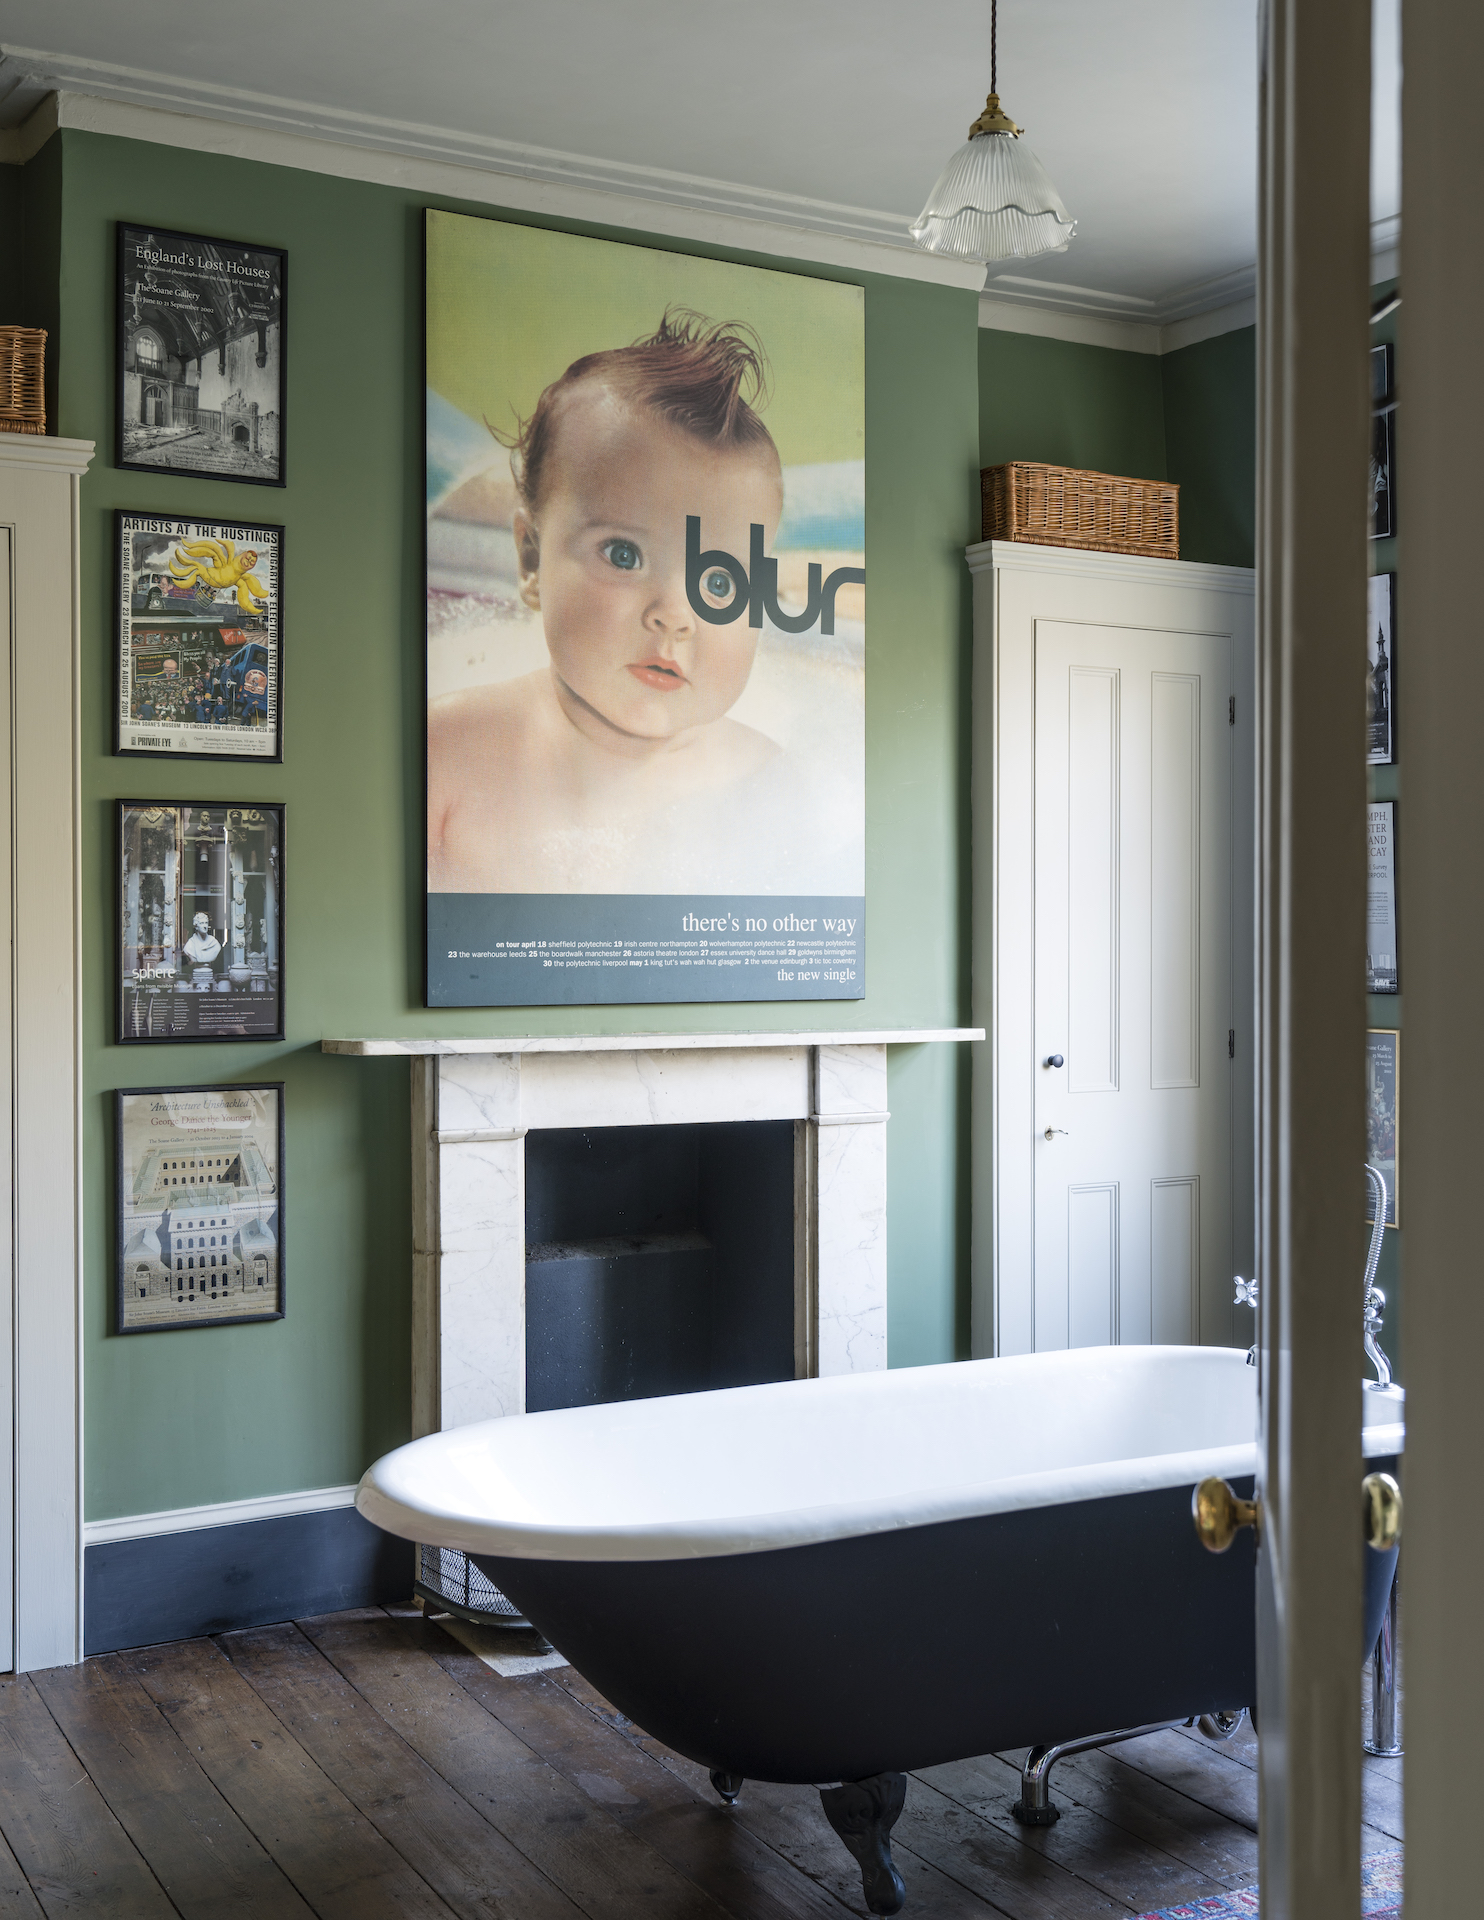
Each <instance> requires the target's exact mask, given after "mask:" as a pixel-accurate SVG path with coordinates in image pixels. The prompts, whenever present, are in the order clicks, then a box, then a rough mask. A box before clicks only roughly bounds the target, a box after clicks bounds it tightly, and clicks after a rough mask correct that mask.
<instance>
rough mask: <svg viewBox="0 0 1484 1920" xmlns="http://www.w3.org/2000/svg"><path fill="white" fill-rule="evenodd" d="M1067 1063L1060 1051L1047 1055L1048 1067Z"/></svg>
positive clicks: (1062, 1065) (1061, 1065)
mask: <svg viewBox="0 0 1484 1920" xmlns="http://www.w3.org/2000/svg"><path fill="white" fill-rule="evenodd" d="M1066 1064H1067V1063H1066V1061H1065V1060H1064V1059H1063V1058H1062V1057H1061V1055H1060V1054H1059V1053H1048V1054H1047V1056H1046V1065H1047V1066H1048V1067H1064V1066H1065V1065H1066Z"/></svg>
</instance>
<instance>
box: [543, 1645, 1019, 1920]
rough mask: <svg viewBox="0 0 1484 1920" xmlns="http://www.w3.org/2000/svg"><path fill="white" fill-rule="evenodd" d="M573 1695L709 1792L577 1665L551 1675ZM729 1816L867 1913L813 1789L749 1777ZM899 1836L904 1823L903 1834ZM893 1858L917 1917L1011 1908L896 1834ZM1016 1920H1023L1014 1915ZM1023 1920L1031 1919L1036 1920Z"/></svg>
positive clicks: (699, 1791)
mask: <svg viewBox="0 0 1484 1920" xmlns="http://www.w3.org/2000/svg"><path fill="white" fill-rule="evenodd" d="M553 1677H554V1678H555V1679H556V1680H557V1681H558V1682H559V1683H560V1684H561V1685H563V1686H564V1687H565V1688H566V1689H567V1690H568V1691H569V1692H570V1693H571V1695H572V1697H573V1698H574V1699H575V1700H576V1701H578V1702H579V1703H580V1704H583V1705H585V1706H587V1707H589V1709H590V1710H591V1711H593V1712H594V1713H595V1714H597V1715H598V1716H599V1717H600V1718H602V1719H605V1720H607V1721H609V1722H610V1723H612V1724H614V1725H615V1727H619V1726H621V1728H622V1729H626V1730H627V1733H626V1737H628V1738H630V1739H632V1740H633V1742H634V1743H635V1745H636V1746H638V1747H639V1748H641V1749H642V1751H643V1752H645V1753H646V1754H648V1755H649V1756H650V1757H651V1758H653V1759H654V1760H655V1761H656V1762H657V1764H659V1765H660V1766H662V1767H664V1768H665V1769H666V1770H667V1771H668V1772H671V1773H673V1774H674V1775H675V1776H676V1778H677V1779H679V1780H682V1781H684V1782H685V1783H686V1784H687V1785H689V1787H690V1788H691V1790H692V1791H693V1792H694V1793H695V1794H696V1795H697V1796H701V1795H705V1794H710V1793H711V1784H710V1781H709V1780H708V1778H707V1775H706V1769H705V1768H704V1767H701V1766H697V1765H696V1763H695V1762H694V1761H693V1760H687V1759H685V1758H683V1757H682V1756H681V1755H680V1754H678V1753H673V1752H672V1751H671V1750H670V1749H669V1748H668V1747H666V1746H663V1745H661V1743H660V1742H659V1741H658V1740H654V1739H652V1738H651V1737H650V1736H649V1735H648V1734H646V1733H644V1732H643V1731H642V1730H641V1729H640V1728H638V1727H634V1726H632V1725H631V1723H630V1722H628V1721H626V1720H623V1719H622V1716H620V1715H618V1714H616V1713H615V1710H614V1709H613V1707H611V1706H610V1705H609V1703H608V1702H607V1701H606V1700H604V1699H603V1697H602V1695H601V1694H600V1693H598V1692H597V1690H596V1688H594V1687H591V1686H589V1684H588V1683H587V1681H585V1680H584V1679H583V1678H582V1676H581V1674H579V1673H578V1672H577V1671H576V1670H575V1669H574V1668H572V1667H563V1668H561V1669H560V1670H559V1671H558V1672H557V1673H556V1674H555V1675H554V1676H553ZM731 1818H732V1819H733V1820H734V1821H735V1822H736V1823H737V1824H738V1826H740V1827H742V1828H744V1829H745V1830H746V1831H747V1832H748V1833H750V1834H751V1835H752V1836H753V1837H754V1838H755V1839H756V1840H757V1841H759V1842H760V1843H761V1844H762V1845H763V1846H765V1847H767V1848H769V1849H770V1850H771V1851H773V1852H774V1853H776V1854H778V1855H780V1856H781V1857H782V1858H783V1859H784V1860H786V1861H788V1862H789V1863H790V1864H791V1865H792V1866H793V1867H795V1868H796V1869H797V1870H798V1871H799V1872H800V1873H801V1874H804V1875H807V1877H808V1878H809V1879H810V1880H811V1881H813V1882H814V1884H815V1885H816V1886H817V1887H819V1888H821V1889H822V1890H823V1891H824V1892H826V1893H828V1894H830V1895H831V1896H832V1897H833V1898H834V1899H835V1901H836V1902H837V1903H838V1905H840V1906H842V1907H846V1908H848V1909H849V1911H850V1912H851V1913H856V1914H863V1913H864V1912H865V1906H864V1903H863V1901H862V1898H861V1881H860V1871H859V1869H858V1868H857V1867H856V1865H855V1862H854V1861H853V1860H852V1859H851V1857H850V1855H849V1854H848V1853H847V1852H846V1850H845V1848H844V1846H843V1845H842V1844H841V1842H840V1840H839V1838H838V1837H837V1835H836V1834H835V1832H834V1831H833V1829H832V1828H831V1826H830V1824H829V1822H828V1821H827V1820H826V1819H825V1817H824V1811H823V1809H822V1808H821V1806H820V1804H819V1795H818V1793H817V1792H816V1791H815V1790H814V1788H812V1787H790V1786H779V1785H777V1784H776V1783H774V1782H771V1781H764V1780H749V1781H747V1782H746V1784H745V1785H744V1787H743V1789H742V1797H741V1799H740V1800H739V1801H738V1803H737V1805H736V1806H735V1807H734V1808H733V1809H732V1811H731ZM900 1831H901V1824H900V1822H899V1823H898V1827H897V1833H898V1834H899V1833H900ZM892 1853H893V1857H894V1858H895V1860H896V1862H897V1866H898V1869H899V1870H900V1872H901V1875H902V1880H903V1882H904V1884H905V1885H906V1888H907V1909H908V1912H909V1913H910V1914H911V1915H912V1917H913V1920H986V1917H987V1916H989V1915H991V1914H994V1913H1005V1912H1006V1911H1007V1910H1005V1909H1002V1908H996V1907H993V1906H991V1905H990V1904H989V1903H987V1902H986V1901H984V1900H982V1899H980V1898H979V1897H978V1896H977V1895H976V1894H974V1893H972V1892H970V1891H969V1889H968V1888H966V1887H965V1886H963V1885H962V1884H961V1883H959V1882H958V1881H956V1880H954V1879H953V1878H952V1877H951V1876H950V1875H948V1874H945V1873H942V1872H940V1871H939V1870H938V1868H936V1867H934V1866H933V1865H932V1864H931V1862H929V1861H927V1860H925V1859H923V1858H921V1857H920V1856H919V1855H917V1854H916V1853H914V1852H913V1851H912V1850H911V1849H910V1848H907V1847H904V1846H902V1845H900V1844H897V1835H896V1834H894V1835H893V1847H892ZM1010 1920H1021V1917H1020V1916H1010ZM1024 1920H1032V1917H1031V1916H1030V1915H1027V1916H1025V1917H1024Z"/></svg>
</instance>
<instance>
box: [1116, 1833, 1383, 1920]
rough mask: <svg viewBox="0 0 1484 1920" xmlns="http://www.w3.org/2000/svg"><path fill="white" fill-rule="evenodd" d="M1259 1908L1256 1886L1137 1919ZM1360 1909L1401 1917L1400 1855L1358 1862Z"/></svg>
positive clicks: (1378, 1919) (1234, 1914)
mask: <svg viewBox="0 0 1484 1920" xmlns="http://www.w3.org/2000/svg"><path fill="white" fill-rule="evenodd" d="M1260 1911H1261V1910H1260V1908H1259V1907H1258V1904H1257V1888H1256V1887H1240V1888H1238V1889H1237V1891H1236V1892H1235V1893H1216V1894H1212V1895H1211V1896H1210V1897H1209V1899H1205V1900H1192V1901H1189V1902H1188V1903H1187V1904H1186V1905H1185V1906H1181V1907H1161V1908H1160V1910H1159V1911H1158V1913H1144V1914H1140V1916H1139V1920H1257V1917H1258V1914H1259V1912H1260ZM1360 1911H1361V1913H1362V1914H1363V1915H1364V1916H1365V1920H1401V1911H1402V1856H1401V1852H1400V1850H1398V1851H1397V1852H1395V1853H1373V1854H1371V1855H1370V1856H1369V1857H1368V1858H1367V1859H1364V1860H1362V1861H1361V1863H1360Z"/></svg>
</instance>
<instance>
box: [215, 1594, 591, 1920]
mask: <svg viewBox="0 0 1484 1920" xmlns="http://www.w3.org/2000/svg"><path fill="white" fill-rule="evenodd" d="M219 1644H220V1646H221V1648H222V1650H223V1652H224V1653H226V1655H227V1657H228V1658H229V1659H230V1660H231V1662H232V1664H233V1666H234V1667H235V1668H236V1669H237V1671H238V1672H239V1673H240V1674H242V1675H243V1677H244V1678H245V1679H246V1680H247V1682H248V1684H249V1685H250V1686H251V1687H252V1688H253V1690H254V1691H255V1692H256V1693H257V1694H258V1696H259V1697H260V1698H261V1699H262V1700H263V1701H264V1702H265V1703H266V1704H267V1705H268V1706H269V1707H271V1708H272V1710H273V1712H274V1713H275V1714H276V1715H277V1717H278V1718H279V1720H281V1721H282V1722H283V1724H284V1726H285V1727H287V1729H288V1731H289V1732H290V1733H291V1734H292V1735H293V1737H294V1738H295V1739H296V1740H297V1741H298V1742H299V1745H300V1746H301V1747H303V1749H304V1751H305V1752H306V1753H308V1754H310V1755H311V1756H312V1757H313V1759H314V1760H315V1762H316V1763H317V1764H318V1765H319V1766H320V1768H322V1770H323V1771H324V1774H325V1776H326V1778H327V1779H329V1780H332V1781H333V1782H334V1783H335V1785H336V1786H337V1787H338V1788H339V1789H340V1791H341V1792H342V1793H343V1794H344V1795H345V1797H346V1799H347V1800H349V1801H350V1802H351V1803H352V1804H353V1805H354V1806H356V1807H358V1808H359V1809H360V1811H361V1812H362V1813H363V1814H364V1815H365V1816H366V1818H367V1819H368V1820H370V1821H371V1823H372V1824H373V1825H374V1826H375V1827H376V1829H377V1831H378V1832H379V1833H380V1834H381V1835H382V1837H383V1838H384V1839H385V1840H387V1841H388V1842H389V1843H390V1844H391V1845H392V1846H394V1847H395V1848H396V1850H397V1852H398V1853H399V1854H400V1855H401V1856H402V1858H403V1859H404V1860H405V1861H406V1862H407V1864H408V1866H409V1867H411V1868H412V1869H413V1871H414V1872H415V1873H417V1874H419V1875H421V1877H422V1878H423V1879H424V1880H426V1881H427V1883H428V1885H429V1886H430V1887H432V1888H433V1889H434V1891H435V1892H436V1893H438V1895H439V1896H440V1897H441V1898H442V1899H443V1901H444V1902H445V1903H446V1904H447V1906H448V1907H449V1909H450V1910H451V1911H452V1912H454V1913H456V1914H458V1915H460V1916H461V1920H581V1912H582V1910H581V1908H580V1907H577V1906H575V1905H574V1904H573V1902H572V1901H571V1900H569V1899H568V1898H567V1896H566V1895H565V1894H564V1893H563V1892H562V1891H561V1890H560V1888H558V1887H556V1886H553V1884H552V1883H551V1881H550V1880H548V1879H547V1877H546V1876H545V1874H543V1873H542V1872H541V1870H540V1869H539V1868H538V1867H535V1866H533V1865H532V1863H531V1862H530V1861H529V1860H528V1859H527V1858H526V1856H525V1855H524V1854H523V1853H522V1852H521V1851H520V1849H519V1848H518V1847H516V1846H514V1845H512V1843H511V1842H510V1841H509V1840H508V1839H506V1837H505V1836H504V1835H503V1834H502V1833H501V1832H500V1831H499V1830H498V1829H497V1828H495V1827H492V1826H491V1825H490V1823H489V1822H488V1821H487V1820H486V1819H485V1818H484V1817H483V1815H482V1814H480V1813H478V1812H476V1810H475V1809H474V1808H473V1807H471V1806H470V1804H469V1802H468V1801H467V1800H465V1799H464V1798H463V1797H462V1796H461V1795H460V1794H458V1793H456V1792H455V1791H454V1790H453V1788H452V1787H450V1786H449V1785H448V1783H447V1782H446V1781H445V1780H444V1779H443V1778H442V1777H441V1776H440V1775H439V1774H437V1773H435V1772H434V1770H433V1769H432V1768H431V1767H430V1766H429V1765H428V1764H427V1762H426V1761H425V1760H423V1759H422V1758H421V1757H420V1756H419V1755H418V1754H416V1753H414V1752H413V1750H412V1749H411V1747H409V1746H408V1745H407V1743H406V1741H405V1740H403V1739H402V1738H401V1736H400V1735H399V1734H397V1733H395V1732H393V1730H392V1729H391V1728H390V1727H389V1726H388V1725H387V1724H386V1722H385V1720H383V1719H382V1717H381V1715H380V1714H379V1713H377V1712H376V1711H375V1709H374V1708H372V1707H371V1706H369V1705H368V1704H367V1702H366V1701H365V1700H363V1699H362V1698H361V1696H360V1695H359V1694H358V1693H357V1692H356V1691H355V1689H354V1688H353V1687H352V1686H351V1685H350V1683H349V1681H348V1680H346V1679H345V1678H344V1676H343V1675H342V1674H341V1673H339V1672H338V1671H337V1670H336V1668H334V1667H333V1666H331V1664H330V1662H329V1661H328V1660H326V1659H325V1657H324V1655H323V1654H322V1653H320V1651H319V1650H318V1648H317V1647H315V1646H314V1645H313V1644H312V1643H311V1642H310V1641H309V1640H307V1639H306V1638H305V1636H304V1635H303V1634H302V1633H301V1632H300V1631H299V1629H298V1628H297V1627H294V1626H283V1627H259V1628H255V1629H253V1630H252V1631H250V1632H246V1633H234V1634H226V1635H223V1636H222V1637H221V1639H220V1641H219Z"/></svg>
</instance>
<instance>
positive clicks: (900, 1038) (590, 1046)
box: [320, 548, 1242, 1138]
mask: <svg viewBox="0 0 1484 1920" xmlns="http://www.w3.org/2000/svg"><path fill="white" fill-rule="evenodd" d="M973 551H974V549H973V548H970V552H973ZM1036 551H1037V552H1041V551H1044V549H1041V548H1037V549H1036ZM1153 564H1154V565H1156V566H1160V565H1163V564H1165V563H1164V562H1162V561H1155V562H1154V563H1153ZM1219 571H1220V572H1222V573H1238V572H1241V571H1242V569H1241V568H1236V567H1222V568H1220V569H1219ZM983 1038H984V1029H983V1028H982V1027H899V1028H894V1029H893V1030H892V1031H891V1032H889V1033H851V1032H845V1033H817V1032H809V1033H566V1034H563V1033H550V1034H529V1033H505V1034H487V1035H483V1036H481V1037H480V1038H478V1039H469V1038H467V1037H463V1038H454V1039H448V1040H444V1039H441V1038H438V1037H436V1036H434V1035H428V1034H419V1035H417V1036H415V1037H414V1038H412V1039H410V1040H321V1041H320V1048H321V1050H322V1051H323V1052H325V1053H348V1054H354V1055H358V1056H365V1055H368V1054H404V1055H408V1054H410V1055H419V1054H463V1053H687V1052H690V1051H691V1050H692V1049H694V1048H697V1047H701V1048H705V1049H706V1050H707V1051H710V1050H711V1049H712V1048H716V1047H910V1046H916V1045H918V1044H919V1043H920V1042H923V1041H928V1040H982V1039H983ZM440 1137H441V1136H440ZM481 1137H482V1138H483V1137H485V1136H483V1135H482V1136H481ZM511 1137H512V1138H513V1137H514V1136H513V1135H512V1136H511Z"/></svg>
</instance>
